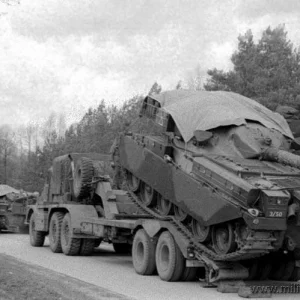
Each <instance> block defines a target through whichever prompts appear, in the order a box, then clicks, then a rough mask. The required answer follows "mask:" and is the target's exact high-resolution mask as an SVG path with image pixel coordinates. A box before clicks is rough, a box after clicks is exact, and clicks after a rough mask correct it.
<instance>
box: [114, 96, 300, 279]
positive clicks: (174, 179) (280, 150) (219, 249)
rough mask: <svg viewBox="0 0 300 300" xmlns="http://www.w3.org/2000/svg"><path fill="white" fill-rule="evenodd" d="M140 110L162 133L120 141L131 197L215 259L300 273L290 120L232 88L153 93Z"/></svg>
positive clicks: (267, 271) (268, 271)
mask: <svg viewBox="0 0 300 300" xmlns="http://www.w3.org/2000/svg"><path fill="white" fill-rule="evenodd" d="M140 116H141V117H142V118H148V119H151V120H152V121H153V124H154V123H155V124H158V125H159V126H160V128H161V133H160V134H159V135H156V136H151V135H147V134H141V133H130V132H127V133H126V134H123V135H121V137H120V144H119V151H120V163H121V166H122V168H123V169H124V173H125V174H126V185H127V189H128V190H129V192H130V193H131V194H132V196H133V197H136V199H139V200H140V201H141V204H142V205H144V207H146V208H147V209H148V211H150V212H152V213H153V215H155V216H160V218H161V219H174V220H176V221H177V222H180V223H181V224H183V225H184V226H185V228H186V230H187V231H188V232H190V235H191V236H192V240H193V245H194V247H196V248H197V249H198V250H199V251H202V253H204V254H205V255H206V256H207V257H209V258H210V259H212V260H213V261H214V262H219V263H222V262H230V261H232V262H233V261H235V262H237V261H238V262H242V264H244V265H245V266H248V267H249V279H253V278H258V279H264V278H268V277H270V276H271V277H272V278H273V279H284V280H295V279H299V278H300V274H299V273H300V272H299V268H296V267H295V266H296V265H297V264H298V262H297V261H298V260H299V259H300V255H299V254H300V253H299V251H300V234H299V232H300V230H299V228H300V227H299V225H300V216H299V205H300V170H299V168H300V156H297V155H295V154H293V153H292V152H293V150H292V146H291V145H292V144H293V143H294V142H295V141H294V136H293V134H292V132H291V130H290V128H289V126H288V124H287V122H286V121H285V119H284V118H283V117H282V116H281V115H279V114H277V113H273V112H272V111H270V110H268V109H267V108H265V107H264V106H262V105H260V104H259V103H257V102H256V101H253V100H251V99H249V98H246V97H243V96H241V95H238V94H235V93H232V92H219V91H218V92H207V91H187V90H176V91H169V92H164V93H161V94H156V95H151V96H148V97H146V98H145V99H144V101H143V105H142V108H141V113H140ZM261 257H262V258H261Z"/></svg>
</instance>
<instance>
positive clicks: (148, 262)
mask: <svg viewBox="0 0 300 300" xmlns="http://www.w3.org/2000/svg"><path fill="white" fill-rule="evenodd" d="M155 246H156V245H155V243H154V242H153V241H151V239H150V237H149V235H148V234H147V233H146V231H145V230H144V229H140V230H138V231H137V233H136V234H135V236H134V239H133V244H132V261H133V266H134V269H135V271H136V272H137V273H138V274H140V275H152V274H154V272H155V269H156V264H155Z"/></svg>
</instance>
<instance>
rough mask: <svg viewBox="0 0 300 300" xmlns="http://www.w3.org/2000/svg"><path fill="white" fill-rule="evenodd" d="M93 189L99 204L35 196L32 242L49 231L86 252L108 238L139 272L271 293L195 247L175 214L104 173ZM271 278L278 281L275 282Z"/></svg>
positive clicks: (30, 213)
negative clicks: (150, 205)
mask: <svg viewBox="0 0 300 300" xmlns="http://www.w3.org/2000/svg"><path fill="white" fill-rule="evenodd" d="M94 192H95V193H96V194H97V195H98V196H99V197H100V198H101V204H98V205H90V204H82V203H76V202H71V201H70V202H67V203H55V202H41V201H37V203H36V204H35V205H29V206H28V210H27V215H26V223H27V224H29V232H30V242H31V245H32V246H35V247H42V246H43V245H44V240H45V237H46V235H48V236H49V242H50V249H51V250H52V251H53V252H54V253H60V252H63V253H64V254H65V255H82V256H83V255H91V254H92V253H93V252H94V248H95V247H96V246H98V245H99V244H100V243H101V241H105V242H108V243H112V244H113V247H114V249H115V251H116V252H117V253H131V254H132V260H133V266H134V269H135V271H136V273H138V274H140V275H152V274H154V273H155V272H156V270H157V273H158V275H159V276H160V278H161V279H162V280H164V281H195V280H198V281H200V282H202V285H203V286H204V287H217V288H218V291H219V292H222V293H224V292H236V293H239V295H240V296H242V297H254V296H255V297H270V290H268V289H267V288H266V287H265V288H264V291H266V292H261V290H259V289H258V290H259V291H258V292H257V291H256V290H253V289H252V288H251V283H250V282H248V283H247V284H245V283H244V281H243V280H244V279H246V278H247V277H248V275H249V274H248V270H247V268H245V267H243V266H242V265H241V264H240V263H239V262H216V261H213V260H212V259H210V258H209V257H207V256H206V255H205V254H204V253H203V252H201V249H197V247H195V243H194V241H193V239H191V237H190V236H189V235H188V234H187V233H186V232H185V230H184V228H182V227H181V226H180V225H179V224H178V223H177V222H176V220H174V219H172V218H159V217H158V216H155V215H153V214H149V213H148V211H147V209H145V208H143V207H141V206H140V205H139V204H138V203H136V202H135V201H134V199H133V197H132V195H130V193H129V192H127V191H124V190H112V188H111V185H110V182H109V180H107V178H105V177H101V178H100V179H99V178H98V179H97V180H96V184H95V186H94ZM265 284H266V285H268V283H267V282H266V283H265ZM276 284H277V286H280V282H277V283H276ZM289 285H293V286H294V285H295V282H294V283H292V282H289ZM295 291H297V292H299V291H300V288H299V289H295V288H294V289H293V292H295Z"/></svg>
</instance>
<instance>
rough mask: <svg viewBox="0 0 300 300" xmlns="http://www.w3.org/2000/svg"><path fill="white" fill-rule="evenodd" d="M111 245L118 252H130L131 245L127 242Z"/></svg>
mask: <svg viewBox="0 0 300 300" xmlns="http://www.w3.org/2000/svg"><path fill="white" fill-rule="evenodd" d="M113 247H114V250H115V252H116V253H118V254H130V253H131V250H132V245H131V244H127V243H113Z"/></svg>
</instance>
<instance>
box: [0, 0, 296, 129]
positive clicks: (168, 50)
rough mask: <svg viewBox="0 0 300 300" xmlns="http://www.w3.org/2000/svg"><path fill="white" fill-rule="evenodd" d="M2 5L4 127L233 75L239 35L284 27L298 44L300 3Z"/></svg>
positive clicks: (137, 0)
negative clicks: (195, 78)
mask: <svg viewBox="0 0 300 300" xmlns="http://www.w3.org/2000/svg"><path fill="white" fill-rule="evenodd" d="M20 2H21V3H20V5H16V6H9V7H8V6H7V5H4V4H1V0H0V13H1V12H3V13H4V14H1V16H0V45H1V46H0V105H1V107H0V125H2V124H5V123H17V124H22V123H24V124H25V123H26V122H28V121H30V120H39V121H41V122H42V121H43V119H45V118H47V116H48V115H49V114H50V113H51V112H52V111H54V112H64V113H65V114H66V118H67V122H68V124H70V122H74V121H78V120H79V119H80V117H81V116H82V115H83V113H84V112H85V111H86V109H87V108H88V107H90V106H92V107H96V106H97V104H98V103H99V102H100V101H101V99H105V102H106V103H107V105H110V104H116V105H120V104H121V103H122V102H123V101H124V100H126V99H128V98H130V97H132V96H134V95H136V94H145V93H147V92H148V91H149V89H150V87H151V85H152V84H153V83H154V81H157V82H158V83H160V84H161V85H162V87H163V90H168V89H173V88H174V87H175V86H176V84H177V82H178V81H179V80H182V79H185V78H187V76H188V75H187V74H189V72H191V71H192V70H193V69H194V68H195V67H196V66H197V65H199V66H200V68H201V71H202V72H203V75H205V73H206V71H207V69H209V68H214V67H217V68H221V69H225V70H228V69H230V68H231V67H232V66H231V63H230V56H231V54H232V52H233V51H234V50H235V49H236V46H237V37H238V35H239V34H240V33H241V34H243V33H245V31H246V30H247V29H249V28H250V29H252V31H253V33H254V35H255V38H257V39H258V38H260V35H261V32H262V30H264V29H266V27H267V26H268V25H271V26H272V27H275V26H277V25H278V24H281V23H285V24H286V29H287V31H288V32H289V38H290V39H291V40H292V41H293V43H294V45H297V46H299V44H300V43H299V41H300V29H299V28H300V15H299V14H300V1H299V0H218V1H217V0H181V1H179V0H178V1H177V0H151V1H150V0H94V1H93V0H75V1H74V0H64V1H61V0H47V1H41V0H20Z"/></svg>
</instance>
